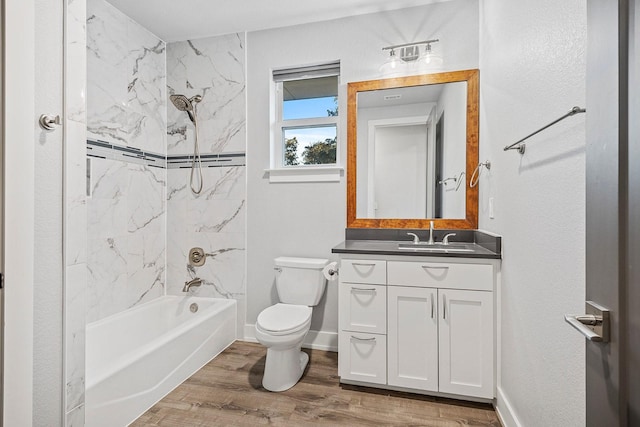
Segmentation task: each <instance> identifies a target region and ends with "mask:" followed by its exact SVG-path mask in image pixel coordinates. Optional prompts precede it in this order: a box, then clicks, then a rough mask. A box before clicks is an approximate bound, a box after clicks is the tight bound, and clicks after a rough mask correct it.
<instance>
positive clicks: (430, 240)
mask: <svg viewBox="0 0 640 427" xmlns="http://www.w3.org/2000/svg"><path fill="white" fill-rule="evenodd" d="M433 230H434V228H433V221H430V222H429V240H427V241H426V242H424V244H425V245H434V244H435V243H436V242H435V240H434V239H433ZM407 235H408V236H413V244H414V245H419V244H420V238H419V237H418V235H417V234H415V233H407Z"/></svg>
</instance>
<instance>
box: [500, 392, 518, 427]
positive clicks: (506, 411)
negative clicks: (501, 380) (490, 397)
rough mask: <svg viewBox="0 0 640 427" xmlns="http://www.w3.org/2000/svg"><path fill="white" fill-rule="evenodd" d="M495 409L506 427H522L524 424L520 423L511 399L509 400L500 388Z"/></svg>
mask: <svg viewBox="0 0 640 427" xmlns="http://www.w3.org/2000/svg"><path fill="white" fill-rule="evenodd" d="M494 408H495V410H496V414H498V418H499V419H500V422H501V423H502V425H503V426H504V427H522V423H520V421H519V420H518V417H516V413H515V411H514V410H513V406H511V403H510V402H509V399H507V397H506V396H505V395H504V392H503V391H502V389H501V388H500V387H498V389H497V397H496V404H495V405H494Z"/></svg>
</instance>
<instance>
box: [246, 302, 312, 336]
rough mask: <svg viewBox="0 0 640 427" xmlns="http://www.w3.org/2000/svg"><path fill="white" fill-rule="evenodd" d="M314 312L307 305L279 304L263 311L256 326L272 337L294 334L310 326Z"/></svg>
mask: <svg viewBox="0 0 640 427" xmlns="http://www.w3.org/2000/svg"><path fill="white" fill-rule="evenodd" d="M312 311H313V309H312V308H311V307H308V306H306V305H295V304H282V303H278V304H276V305H272V306H271V307H268V308H265V309H264V310H262V312H261V313H260V314H259V315H258V320H257V322H256V326H257V327H259V328H260V329H261V330H262V331H263V332H265V333H267V334H271V335H288V334H293V333H295V332H298V331H300V330H302V329H304V328H306V327H307V326H309V324H310V323H311V313H312Z"/></svg>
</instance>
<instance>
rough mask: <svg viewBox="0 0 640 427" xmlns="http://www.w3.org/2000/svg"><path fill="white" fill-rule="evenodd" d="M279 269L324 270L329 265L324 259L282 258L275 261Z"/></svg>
mask: <svg viewBox="0 0 640 427" xmlns="http://www.w3.org/2000/svg"><path fill="white" fill-rule="evenodd" d="M275 263H276V266H277V267H296V268H317V269H322V268H324V266H325V265H327V264H329V260H328V259H324V258H296V257H286V256H281V257H278V258H276V259H275Z"/></svg>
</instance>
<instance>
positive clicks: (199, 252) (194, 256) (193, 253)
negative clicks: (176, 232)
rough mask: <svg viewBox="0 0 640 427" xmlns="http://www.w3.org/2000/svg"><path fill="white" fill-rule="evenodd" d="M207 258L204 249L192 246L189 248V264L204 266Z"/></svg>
mask: <svg viewBox="0 0 640 427" xmlns="http://www.w3.org/2000/svg"><path fill="white" fill-rule="evenodd" d="M206 259H207V254H205V253H204V249H202V248H191V249H190V250H189V265H191V266H193V267H202V266H203V265H204V262H205V260H206Z"/></svg>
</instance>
